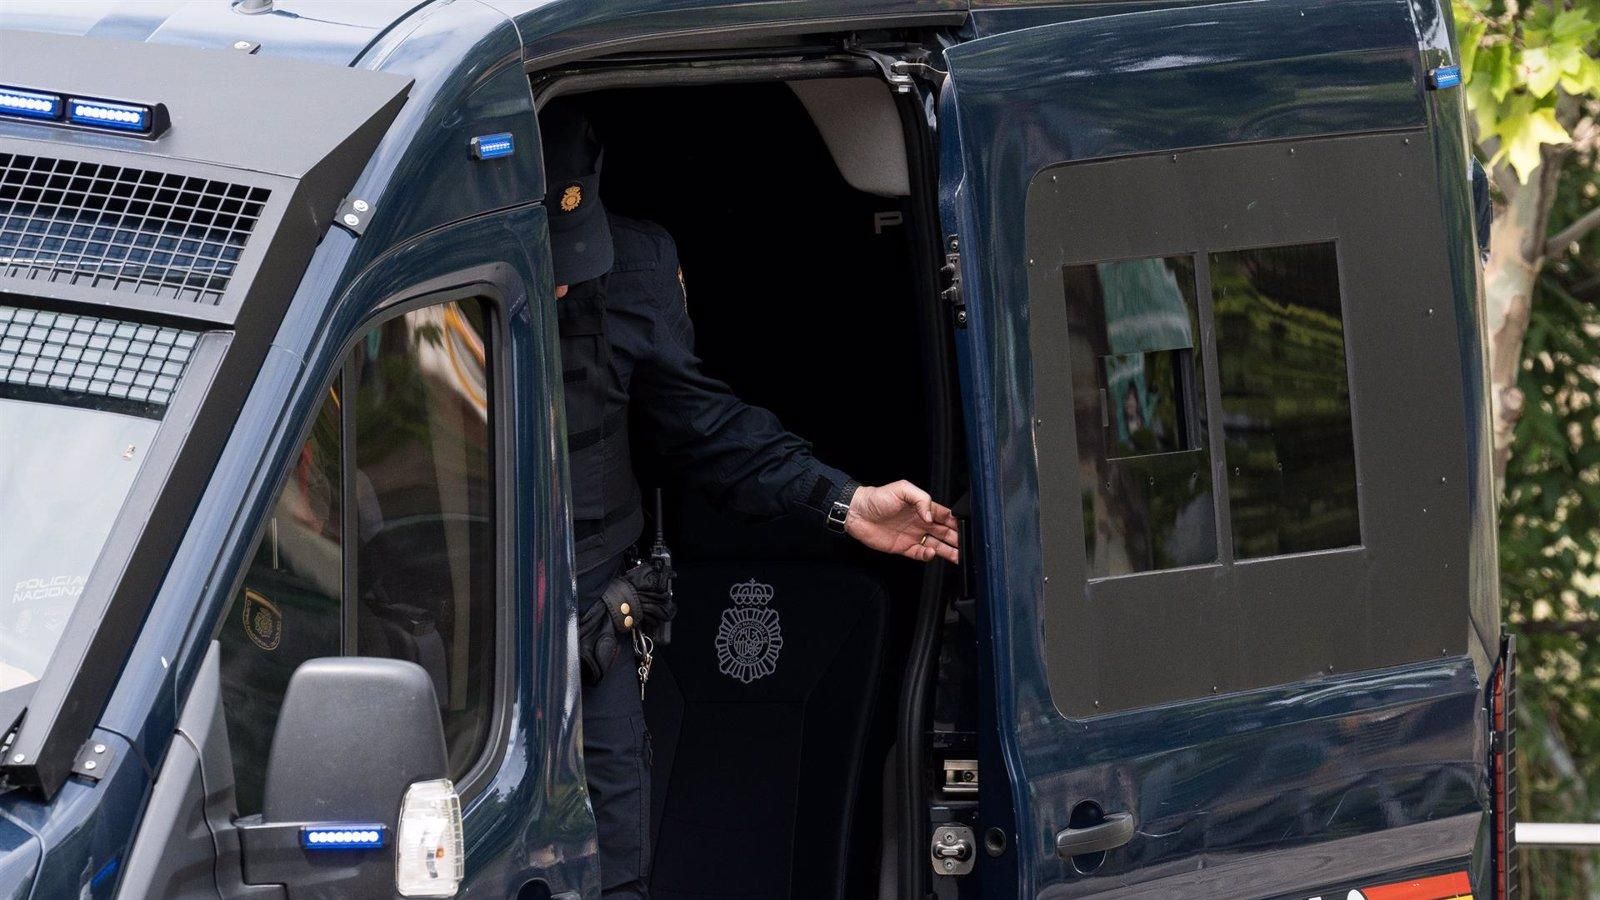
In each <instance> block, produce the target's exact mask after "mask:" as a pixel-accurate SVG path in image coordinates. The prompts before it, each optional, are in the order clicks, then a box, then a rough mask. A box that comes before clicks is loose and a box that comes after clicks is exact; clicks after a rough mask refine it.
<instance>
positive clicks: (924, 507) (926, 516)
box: [844, 481, 961, 563]
mask: <svg viewBox="0 0 1600 900" xmlns="http://www.w3.org/2000/svg"><path fill="white" fill-rule="evenodd" d="M844 531H845V534H848V535H850V536H851V537H853V538H855V539H856V540H858V541H860V542H861V543H863V544H866V545H867V546H868V547H871V548H872V549H874V550H882V551H883V552H884V553H898V554H900V555H901V556H909V557H911V558H912V559H914V560H917V561H918V562H929V561H931V560H932V559H933V558H934V557H936V556H937V557H939V558H940V559H943V560H946V561H948V562H952V563H953V562H959V561H960V559H961V555H960V551H959V547H960V545H961V544H960V538H959V536H958V535H957V534H956V517H955V516H953V515H951V513H950V508H949V507H946V506H941V505H939V504H937V503H935V502H933V498H932V497H929V496H928V492H927V491H925V490H923V489H922V488H919V487H917V486H916V485H914V484H912V483H911V482H909V481H896V482H895V483H894V484H886V485H883V486H882V487H867V486H866V485H863V486H861V487H859V488H857V489H856V493H855V496H854V497H851V498H850V513H849V514H848V515H847V516H845V520H844Z"/></svg>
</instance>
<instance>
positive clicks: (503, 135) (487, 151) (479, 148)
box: [471, 131, 517, 159]
mask: <svg viewBox="0 0 1600 900" xmlns="http://www.w3.org/2000/svg"><path fill="white" fill-rule="evenodd" d="M471 144H472V155H473V157H475V158H477V159H499V158H500V157H502V156H510V155H511V154H512V153H515V152H516V149H517V147H516V144H515V143H514V142H513V141H512V140H511V132H509V131H502V132H500V133H499V134H480V135H478V136H477V137H475V138H473V139H472V141H471Z"/></svg>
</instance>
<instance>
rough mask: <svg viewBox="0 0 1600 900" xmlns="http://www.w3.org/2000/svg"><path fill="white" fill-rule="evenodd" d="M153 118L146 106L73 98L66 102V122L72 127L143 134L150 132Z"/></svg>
mask: <svg viewBox="0 0 1600 900" xmlns="http://www.w3.org/2000/svg"><path fill="white" fill-rule="evenodd" d="M153 118H154V117H153V116H152V114H151V111H150V107H148V106H135V105H133V104H131V103H111V102H109V101H106V100H86V99H84V98H82V97H73V98H72V99H70V100H68V101H67V121H69V122H72V123H73V124H74V125H88V126H90V127H91V128H115V129H117V130H119V131H138V132H145V131H149V130H150V122H151V121H152V119H153Z"/></svg>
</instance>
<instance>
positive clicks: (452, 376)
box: [219, 301, 495, 814]
mask: <svg viewBox="0 0 1600 900" xmlns="http://www.w3.org/2000/svg"><path fill="white" fill-rule="evenodd" d="M489 350H490V347H489V342H488V334H487V325H486V314H485V310H484V308H483V306H482V304H480V303H478V302H476V301H453V302H449V303H441V304H436V305H433V306H427V307H423V308H420V309H415V310H412V311H410V312H407V313H404V314H402V315H399V316H395V317H393V318H391V319H388V320H387V321H385V322H382V323H381V324H379V325H377V326H375V327H373V328H372V329H371V330H369V331H368V332H366V333H365V334H364V335H363V336H362V337H361V338H360V339H359V340H358V341H357V342H356V346H355V348H354V349H353V350H352V351H351V353H350V355H349V356H348V357H347V358H346V361H345V366H344V368H343V370H342V372H341V377H340V378H338V379H336V380H335V383H334V385H333V386H331V387H330V388H329V389H328V392H327V395H326V397H325V399H324V401H323V403H322V406H321V408H320V410H319V411H318V413H317V416H316V419H315V421H314V422H313V423H312V425H311V428H310V431H309V433H308V434H307V436H306V438H305V439H304V441H303V443H302V444H301V446H300V449H299V451H298V452H297V453H296V454H295V455H294V457H293V458H292V459H291V461H290V467H289V471H288V473H287V476H286V478H285V481H284V485H283V488H282V489H281V490H280V492H279V495H278V499H277V501H276V503H275V504H274V506H273V509H272V512H271V515H270V517H269V519H268V520H267V522H266V523H265V526H264V527H263V529H262V533H261V537H260V539H259V542H258V544H257V547H256V551H255V554H254V557H253V559H252V562H251V565H250V568H249V570H248V571H247V572H246V573H245V576H244V579H243V583H242V584H241V586H240V588H239V591H238V593H237V594H236V595H235V597H234V600H233V608H232V609H231V610H230V611H229V613H228V615H227V616H226V618H225V619H224V621H223V623H222V626H221V633H220V635H219V640H220V641H221V645H222V654H223V655H222V666H223V671H222V681H223V692H224V693H223V704H224V708H225V711H226V713H227V719H228V736H229V743H230V745H231V746H232V749H233V757H234V768H235V772H236V777H237V780H238V796H239V808H240V812H241V813H242V814H249V813H252V812H257V811H259V809H260V797H261V787H262V785H261V779H262V777H263V775H264V773H265V769H266V757H267V753H268V750H269V748H270V745H271V740H272V732H273V728H274V727H275V725H276V722H277V713H278V708H279V706H280V704H281V703H282V700H283V694H284V690H285V689H286V688H287V686H288V681H289V677H290V675H292V674H293V672H294V670H295V668H296V667H297V666H298V665H299V664H300V663H302V662H304V661H306V660H307V659H312V658H315V657H319V656H336V655H340V654H341V653H355V654H359V655H362V656H381V657H388V658H394V659H404V660H407V661H410V662H414V663H416V664H418V665H420V666H421V667H422V668H423V669H424V670H425V671H426V672H427V673H428V675H429V677H430V678H431V679H432V681H433V685H434V691H435V693H436V694H437V697H438V700H439V707H440V714H441V716H442V718H443V720H444V724H445V733H446V735H447V738H448V745H449V751H450V760H451V768H452V774H453V776H454V777H457V778H459V777H460V776H461V775H463V774H465V772H466V771H467V769H469V768H470V767H471V765H472V763H473V762H475V761H476V759H477V758H478V756H479V753H480V751H481V750H482V748H483V746H484V743H485V739H486V736H487V733H488V725H489V713H490V706H491V700H492V697H491V689H492V686H493V681H494V679H493V667H494V665H495V653H494V622H495V582H494V579H495V574H494V564H495V552H494V548H495V544H494V541H495V537H494V514H493V487H494V482H493V480H492V479H493V477H494V467H493V455H492V444H491V435H492V432H491V419H490V411H489V410H490V393H489V392H490V382H489V375H490V368H489V365H490V363H489Z"/></svg>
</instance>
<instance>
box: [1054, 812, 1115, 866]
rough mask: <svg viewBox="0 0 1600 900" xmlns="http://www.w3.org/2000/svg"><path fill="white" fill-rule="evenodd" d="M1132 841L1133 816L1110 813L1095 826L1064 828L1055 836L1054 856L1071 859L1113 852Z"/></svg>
mask: <svg viewBox="0 0 1600 900" xmlns="http://www.w3.org/2000/svg"><path fill="white" fill-rule="evenodd" d="M1131 840H1133V814H1132V813H1112V814H1111V815H1109V816H1106V817H1105V820H1104V821H1102V822H1100V823H1099V824H1096V825H1088V826H1085V827H1083V828H1066V829H1063V830H1062V831H1060V832H1059V833H1057V834H1056V855H1057V856H1059V857H1061V858H1062V859H1071V858H1073V857H1074V856H1082V855H1083V854H1085V853H1101V852H1104V851H1106V850H1115V849H1117V848H1118V847H1121V846H1122V845H1123V844H1126V843H1127V842H1129V841H1131Z"/></svg>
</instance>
